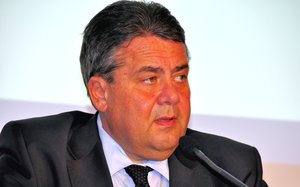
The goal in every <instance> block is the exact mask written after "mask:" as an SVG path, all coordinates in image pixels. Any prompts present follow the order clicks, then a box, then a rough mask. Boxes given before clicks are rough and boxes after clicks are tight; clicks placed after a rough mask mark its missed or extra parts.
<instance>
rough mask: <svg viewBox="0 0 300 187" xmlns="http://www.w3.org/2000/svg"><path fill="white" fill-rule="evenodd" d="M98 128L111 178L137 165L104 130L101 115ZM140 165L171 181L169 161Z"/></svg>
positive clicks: (149, 162)
mask: <svg viewBox="0 0 300 187" xmlns="http://www.w3.org/2000/svg"><path fill="white" fill-rule="evenodd" d="M97 126H98V131H99V135H100V139H101V141H102V147H103V151H104V155H105V158H106V161H107V165H108V168H109V172H110V175H111V176H113V175H114V174H115V173H117V172H119V171H120V170H122V169H123V168H125V167H127V166H129V165H131V164H136V163H133V162H132V161H131V160H130V159H129V158H128V156H127V155H126V153H125V151H124V150H123V148H122V147H121V146H120V145H119V144H118V143H117V142H116V141H115V140H114V139H113V138H112V137H111V136H110V135H109V134H108V133H107V132H106V131H105V130H104V129H103V127H102V123H101V119H100V115H99V114H98V118H97ZM139 165H147V166H149V167H151V168H153V169H154V170H156V171H157V172H159V173H160V174H161V175H163V176H164V177H165V178H166V179H168V180H169V165H168V160H167V159H166V160H163V161H146V162H145V163H139Z"/></svg>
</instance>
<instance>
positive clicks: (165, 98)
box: [157, 83, 179, 105]
mask: <svg viewBox="0 0 300 187" xmlns="http://www.w3.org/2000/svg"><path fill="white" fill-rule="evenodd" d="M157 102H158V104H159V105H176V104H177V103H179V90H178V89H176V88H175V87H174V86H173V85H172V84H171V83H165V84H164V86H163V87H162V89H161V92H160V94H159V97H158V101H157Z"/></svg>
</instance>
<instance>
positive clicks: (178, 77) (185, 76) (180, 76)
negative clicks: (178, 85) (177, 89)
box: [175, 75, 187, 82]
mask: <svg viewBox="0 0 300 187" xmlns="http://www.w3.org/2000/svg"><path fill="white" fill-rule="evenodd" d="M186 79H187V75H178V76H176V77H175V81H176V82H183V81H185V80H186Z"/></svg>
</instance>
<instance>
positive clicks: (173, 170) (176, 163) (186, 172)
mask: <svg viewBox="0 0 300 187" xmlns="http://www.w3.org/2000/svg"><path fill="white" fill-rule="evenodd" d="M169 170H170V187H181V186H191V187H196V186H207V187H213V186H216V185H215V184H214V181H213V176H212V174H211V173H210V171H208V170H207V168H206V167H205V166H203V165H202V163H201V162H199V160H197V159H195V158H193V157H189V156H187V155H184V154H183V153H182V152H181V150H180V149H179V148H177V149H176V151H175V152H174V154H173V155H172V156H171V157H170V158H169Z"/></svg>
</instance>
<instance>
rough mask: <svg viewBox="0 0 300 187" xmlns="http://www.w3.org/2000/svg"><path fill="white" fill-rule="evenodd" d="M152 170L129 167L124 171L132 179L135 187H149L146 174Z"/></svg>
mask: <svg viewBox="0 0 300 187" xmlns="http://www.w3.org/2000/svg"><path fill="white" fill-rule="evenodd" d="M152 170H153V169H152V168H150V167H148V166H139V165H130V166H127V167H126V168H125V171H126V172H127V173H128V175H129V176H130V177H131V178H132V180H133V181H134V183H135V186H136V187H150V186H149V183H148V179H147V177H148V172H150V171H152Z"/></svg>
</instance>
